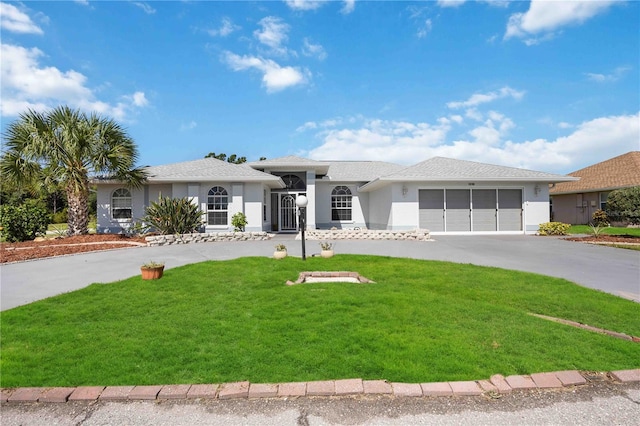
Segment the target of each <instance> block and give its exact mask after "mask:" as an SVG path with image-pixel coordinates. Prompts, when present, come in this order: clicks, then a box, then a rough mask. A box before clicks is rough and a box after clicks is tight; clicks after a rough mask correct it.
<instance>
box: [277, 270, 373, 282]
mask: <svg viewBox="0 0 640 426" xmlns="http://www.w3.org/2000/svg"><path fill="white" fill-rule="evenodd" d="M307 278H337V279H336V280H335V281H330V282H336V283H340V282H342V283H345V282H346V283H349V282H351V281H340V280H339V278H354V279H356V280H357V281H358V283H360V284H375V281H371V280H370V279H369V278H366V277H363V276H362V275H360V274H359V273H357V272H347V271H312V272H300V275H298V279H297V280H296V281H295V282H293V281H287V285H295V284H304V283H306V280H307Z"/></svg>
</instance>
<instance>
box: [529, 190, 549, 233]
mask: <svg viewBox="0 0 640 426" xmlns="http://www.w3.org/2000/svg"><path fill="white" fill-rule="evenodd" d="M523 198H524V212H523V216H524V218H523V222H524V230H525V233H526V234H535V233H536V232H538V229H540V224H541V223H545V222H549V220H550V213H549V210H550V208H549V184H548V183H538V184H536V183H529V184H526V185H525V186H524V196H523Z"/></svg>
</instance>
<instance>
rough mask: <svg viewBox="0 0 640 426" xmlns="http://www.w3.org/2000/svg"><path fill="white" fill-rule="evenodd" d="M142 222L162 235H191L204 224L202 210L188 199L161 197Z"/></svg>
mask: <svg viewBox="0 0 640 426" xmlns="http://www.w3.org/2000/svg"><path fill="white" fill-rule="evenodd" d="M145 213H146V214H145V216H144V218H142V220H143V221H144V222H145V223H146V224H147V225H149V226H150V227H152V228H154V229H156V230H157V231H158V232H160V233H161V234H164V235H167V234H190V233H192V232H196V231H197V230H198V229H199V228H200V225H201V223H202V210H200V209H199V208H198V206H196V205H195V204H193V203H192V202H191V201H189V199H188V198H170V197H160V198H159V199H158V201H157V202H152V203H151V205H150V206H149V207H147V209H146V211H145Z"/></svg>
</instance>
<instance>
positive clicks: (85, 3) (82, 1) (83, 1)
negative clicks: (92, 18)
mask: <svg viewBox="0 0 640 426" xmlns="http://www.w3.org/2000/svg"><path fill="white" fill-rule="evenodd" d="M73 1H74V2H75V3H78V4H81V5H83V6H89V0H73Z"/></svg>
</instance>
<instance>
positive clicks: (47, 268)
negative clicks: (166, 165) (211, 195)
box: [0, 235, 640, 310]
mask: <svg viewBox="0 0 640 426" xmlns="http://www.w3.org/2000/svg"><path fill="white" fill-rule="evenodd" d="M294 238H295V236H293V235H277V236H276V237H275V238H274V239H273V240H270V241H250V242H229V243H203V244H188V245H174V246H164V247H139V248H126V249H117V250H110V251H103V252H94V253H87V254H81V255H72V256H64V257H58V258H51V259H42V260H36V261H30V262H21V263H13V264H6V265H2V266H0V297H1V300H0V310H6V309H10V308H14V307H16V306H20V305H24V304H27V303H31V302H33V301H36V300H40V299H44V298H47V297H51V296H55V295H57V294H61V293H66V292H69V291H74V290H77V289H80V288H83V287H86V286H88V285H89V284H92V283H95V282H101V283H108V282H112V281H116V280H121V279H125V278H128V277H131V276H134V275H138V274H139V273H140V265H141V264H143V263H145V262H148V261H150V260H155V261H162V262H165V264H166V266H165V267H166V268H175V267H177V266H182V265H185V264H189V263H195V262H200V261H204V260H227V259H234V258H238V257H244V256H271V255H272V253H273V251H274V245H275V244H276V243H284V244H286V245H287V248H288V252H289V255H290V256H300V255H301V242H300V241H299V240H298V241H296V240H294ZM306 246H307V256H312V255H314V254H318V253H319V252H320V247H319V244H318V242H317V241H307V243H306ZM334 249H335V251H336V253H337V254H341V253H349V254H372V255H383V256H392V257H409V258H415V259H433V260H444V261H452V262H459V263H470V264H474V265H483V266H495V267H500V268H506V269H515V270H520V271H526V272H535V273H539V274H544V275H550V276H554V277H560V278H565V279H567V280H569V281H572V282H575V283H577V284H580V285H582V286H585V287H589V288H593V289H597V290H602V291H604V292H608V293H611V294H614V295H617V296H621V297H624V298H627V299H631V300H635V301H638V302H640V252H638V251H633V250H623V249H616V248H611V247H604V246H596V245H591V244H585V243H577V242H571V241H566V240H564V239H562V238H552V237H536V236H524V235H494V236H434V241H429V242H416V241H337V242H335V244H334Z"/></svg>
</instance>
